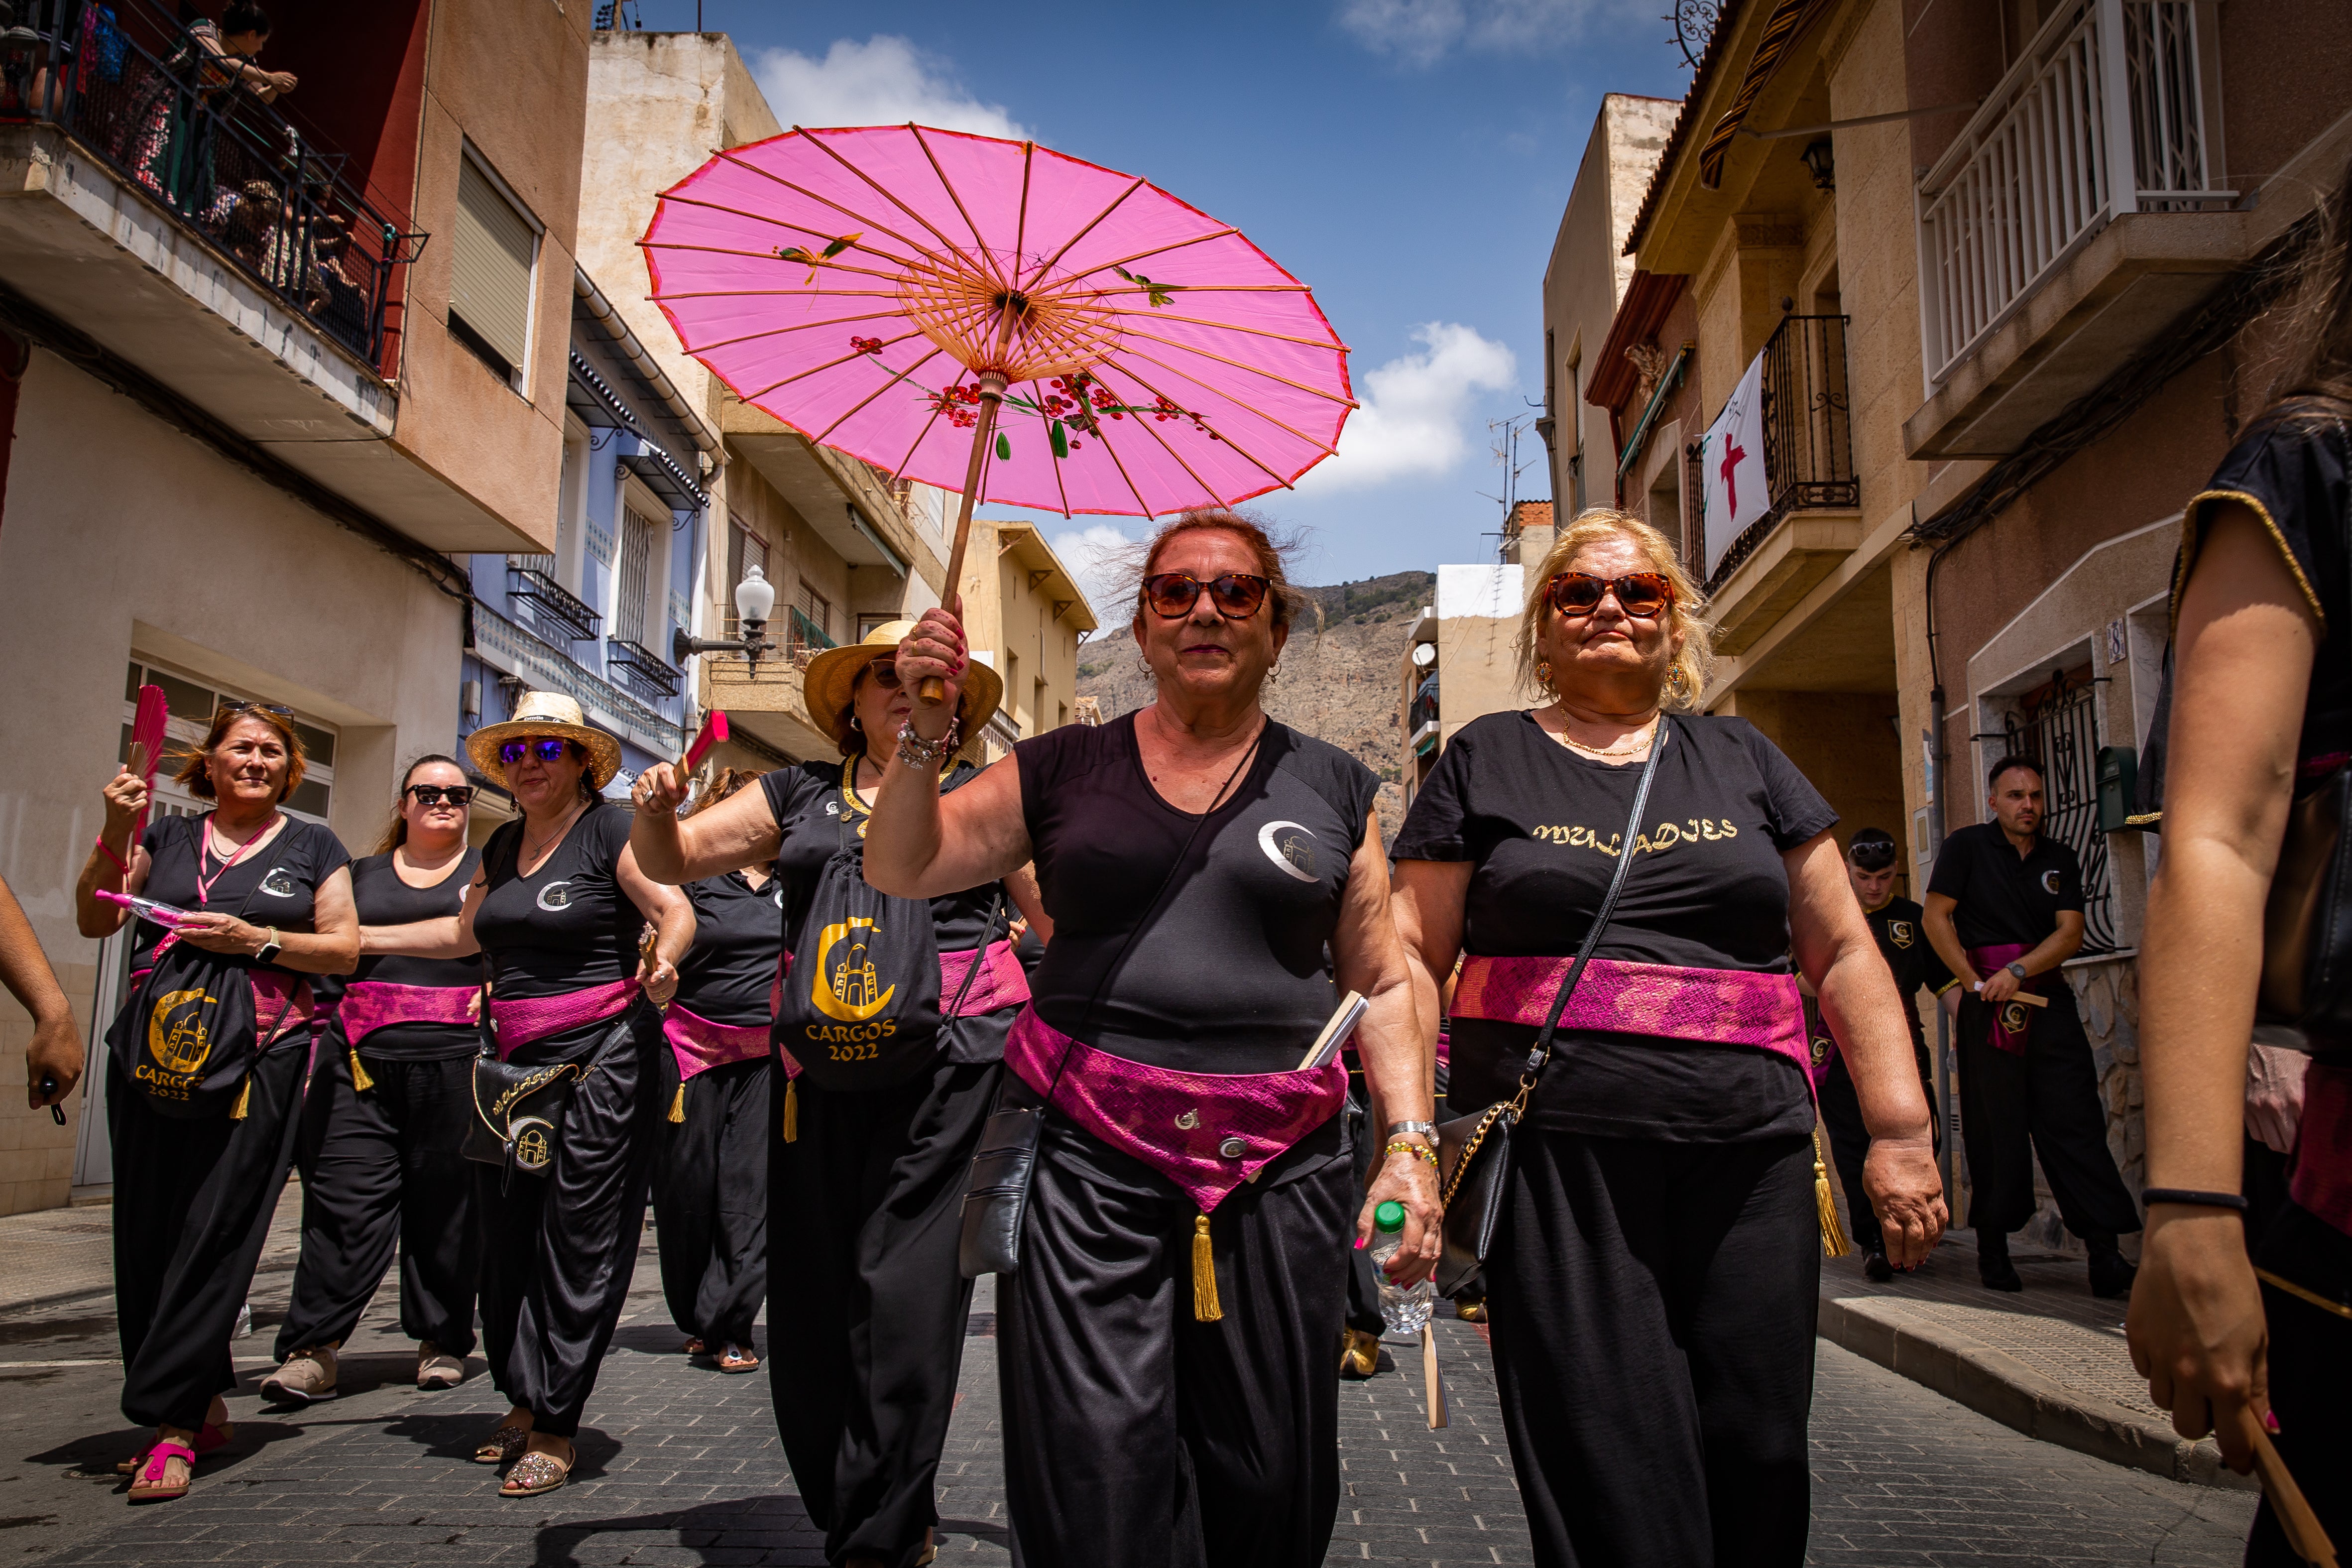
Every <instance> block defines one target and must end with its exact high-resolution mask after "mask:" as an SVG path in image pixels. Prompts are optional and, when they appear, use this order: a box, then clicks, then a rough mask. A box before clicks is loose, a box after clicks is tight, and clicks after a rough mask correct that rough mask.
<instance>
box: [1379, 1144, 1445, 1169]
mask: <svg viewBox="0 0 2352 1568" xmlns="http://www.w3.org/2000/svg"><path fill="white" fill-rule="evenodd" d="M1382 1153H1383V1154H1384V1155H1386V1154H1410V1155H1412V1157H1413V1158H1414V1159H1416V1160H1426V1161H1428V1162H1429V1163H1430V1165H1431V1167H1432V1168H1434V1167H1435V1166H1436V1164H1437V1151H1436V1150H1434V1149H1433V1148H1431V1147H1430V1146H1429V1145H1428V1144H1426V1143H1408V1142H1405V1141H1404V1140H1403V1139H1402V1138H1400V1139H1398V1140H1397V1141H1396V1142H1393V1143H1391V1144H1390V1145H1389V1146H1388V1147H1387V1148H1386V1149H1385V1150H1383V1151H1382Z"/></svg>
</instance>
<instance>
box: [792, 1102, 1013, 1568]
mask: <svg viewBox="0 0 2352 1568" xmlns="http://www.w3.org/2000/svg"><path fill="white" fill-rule="evenodd" d="M778 1071H779V1072H781V1071H782V1069H781V1068H779V1069H778ZM1002 1074H1003V1068H1002V1067H1001V1066H999V1065H998V1064H996V1063H993V1062H989V1063H984V1064H979V1065H970V1064H957V1063H952V1062H940V1063H938V1064H936V1065H935V1066H933V1067H932V1068H931V1069H930V1070H929V1072H927V1073H926V1074H924V1075H923V1076H922V1077H920V1078H919V1079H916V1080H915V1081H914V1082H912V1083H909V1084H905V1085H902V1086H901V1087H899V1088H898V1089H879V1090H876V1091H873V1092H870V1093H842V1092H838V1091H834V1092H828V1091H826V1090H824V1089H818V1088H815V1087H814V1085H812V1084H810V1082H809V1081H808V1080H807V1079H802V1080H801V1082H800V1087H799V1089H798V1090H797V1095H798V1099H799V1101H800V1110H799V1115H798V1121H799V1134H800V1135H799V1137H798V1138H797V1139H796V1140H795V1141H794V1142H791V1143H781V1142H780V1143H778V1144H776V1145H774V1146H773V1147H772V1148H771V1150H770V1151H769V1153H770V1161H771V1163H770V1166H769V1169H770V1172H771V1176H772V1184H771V1187H770V1193H771V1196H770V1198H769V1203H768V1249H769V1255H770V1256H771V1257H772V1258H774V1259H775V1260H776V1264H777V1268H776V1269H775V1271H774V1278H775V1279H776V1281H777V1284H778V1286H779V1289H777V1290H776V1291H775V1293H774V1295H773V1296H772V1299H771V1300H769V1302H768V1377H769V1386H770V1388H771V1389H772V1393H773V1396H774V1400H775V1406H776V1430H777V1432H778V1434H779V1435H780V1436H782V1439H783V1445H784V1458H785V1460H786V1462H788V1463H789V1464H790V1465H791V1466H792V1470H793V1481H794V1482H795V1483H796V1484H797V1485H798V1486H799V1488H800V1493H801V1500H802V1501H803V1503H804V1504H806V1505H807V1508H808V1511H809V1517H810V1518H811V1519H813V1520H814V1521H816V1522H817V1524H818V1525H820V1526H822V1527H823V1528H824V1532H825V1546H824V1554H825V1559H826V1561H828V1562H832V1563H838V1562H840V1561H842V1560H843V1559H844V1558H845V1557H853V1556H866V1557H875V1558H878V1559H880V1560H881V1561H882V1562H884V1563H889V1564H892V1565H893V1568H905V1565H906V1564H908V1563H913V1562H914V1560H915V1558H916V1557H917V1556H918V1555H919V1553H920V1552H921V1551H922V1547H923V1531H926V1530H928V1529H929V1528H930V1527H931V1526H932V1525H934V1524H937V1523H938V1522H939V1506H938V1499H939V1490H938V1488H937V1486H936V1484H935V1483H936V1481H937V1479H938V1476H939V1468H940V1448H941V1447H943V1446H944V1445H945V1444H946V1442H947V1436H948V1416H949V1415H950V1414H951V1413H952V1412H953V1411H954V1409H955V1389H956V1374H957V1373H958V1372H960V1371H961V1368H962V1365H963V1335H964V1322H965V1319H966V1318H967V1316H968V1315H969V1314H970V1312H971V1280H969V1279H965V1278H964V1277H963V1276H962V1275H961V1273H960V1272H958V1271H957V1268H956V1243H957V1239H958V1237H959V1236H960V1234H961V1215H962V1213H963V1189H964V1181H965V1177H966V1175H967V1174H968V1173H969V1171H970V1168H971V1152H972V1149H973V1148H974V1147H975V1146H976V1145H977V1144H978V1143H979V1142H980V1134H981V1130H982V1127H983V1126H985V1125H986V1123H987V1121H988V1112H989V1109H990V1107H991V1106H992V1104H993V1102H994V1101H995V1099H996V1086H997V1081H998V1079H999V1078H1000V1077H1001V1076H1002Z"/></svg>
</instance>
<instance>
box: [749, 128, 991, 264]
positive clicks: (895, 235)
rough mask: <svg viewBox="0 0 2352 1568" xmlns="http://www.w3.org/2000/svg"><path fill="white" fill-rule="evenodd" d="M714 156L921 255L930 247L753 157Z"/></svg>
mask: <svg viewBox="0 0 2352 1568" xmlns="http://www.w3.org/2000/svg"><path fill="white" fill-rule="evenodd" d="M801 134H802V135H803V136H807V135H808V132H805V131H803V132H801ZM810 140H811V142H815V139H814V137H811V138H810ZM816 144H817V145H819V146H822V145H823V143H821V142H818V143H816ZM824 150H825V151H826V152H828V153H829V152H831V151H832V149H831V148H829V147H828V148H825V149H824ZM712 156H713V157H719V158H724V159H726V160H727V161H728V162H729V163H732V164H734V165H735V166H736V167H737V168H739V169H748V170H750V171H751V173H752V174H757V175H759V176H760V178H761V179H763V180H769V181H772V182H773V183H774V184H779V185H782V186H783V187H784V189H786V190H788V191H790V192H792V193H793V195H797V196H806V197H807V198H808V199H809V200H811V201H813V202H815V203H818V204H819V205H824V206H828V207H831V208H832V209H833V210H834V211H835V212H837V213H839V214H840V215H841V216H844V217H845V218H847V219H849V221H850V222H852V223H862V224H864V225H865V226H866V227H867V228H870V229H877V230H879V231H880V232H882V233H884V234H887V235H888V236H889V237H891V238H892V239H895V240H897V241H898V243H899V244H901V245H903V246H905V247H907V248H908V249H909V250H911V251H914V252H915V253H916V254H917V255H921V254H923V252H924V251H925V250H926V249H927V248H928V247H925V246H922V245H919V244H917V243H916V242H915V240H914V239H912V238H911V237H908V236H907V235H903V234H900V233H899V232H898V230H897V229H895V228H892V227H890V226H888V225H887V224H881V223H877V222H876V221H875V220H874V219H873V218H872V217H871V216H868V215H867V214H865V213H861V212H853V211H851V210H850V209H849V208H847V207H845V206H843V205H841V204H840V203H839V202H837V201H835V200H834V199H833V198H832V197H831V196H822V195H817V193H816V192H814V191H812V190H810V189H809V188H808V187H807V186H805V185H796V184H793V182H792V181H790V180H787V179H786V178H784V177H783V176H782V174H777V173H776V172H775V171H774V170H772V169H762V168H761V167H760V165H759V164H757V163H752V162H751V160H749V159H747V158H738V157H737V156H736V155H735V154H734V153H730V152H728V151H726V150H725V149H724V148H719V149H717V150H715V151H714V152H713V153H712ZM850 172H851V173H852V174H856V170H854V169H853V170H852V171H850ZM858 177H859V178H860V179H865V176H864V175H862V174H860V175H859V176H858ZM866 184H869V185H870V184H874V182H873V181H871V180H866ZM883 194H884V195H888V194H889V193H888V192H887V191H886V192H884V193H883ZM899 210H900V211H902V212H904V211H905V210H906V209H905V207H904V206H903V205H901V206H900V208H899ZM907 216H908V217H911V218H913V219H914V220H915V221H916V222H917V223H922V222H923V217H922V215H921V214H920V213H912V212H910V213H908V214H907ZM924 226H925V227H926V228H929V227H930V226H929V224H924ZM931 233H932V236H933V237H935V238H936V239H938V240H939V242H940V244H941V245H946V244H947V242H948V241H947V236H945V235H943V234H940V232H939V231H938V230H937V229H932V230H931Z"/></svg>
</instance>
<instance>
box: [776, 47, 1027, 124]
mask: <svg viewBox="0 0 2352 1568" xmlns="http://www.w3.org/2000/svg"><path fill="white" fill-rule="evenodd" d="M753 69H754V72H755V74H756V75H757V76H758V77H759V79H760V90H761V91H762V92H764V93H766V94H767V95H768V107H769V108H771V109H772V110H775V111H776V118H777V119H778V120H781V121H783V122H784V123H785V124H786V125H810V126H816V125H904V124H906V123H907V122H908V121H913V122H914V123H916V124H918V125H936V126H938V127H940V129H941V130H945V131H970V132H976V133H977V134H979V135H982V136H1005V137H1013V138H1016V139H1017V138H1020V137H1024V136H1025V135H1027V134H1028V132H1025V131H1024V130H1023V129H1022V127H1021V125H1020V123H1019V122H1018V121H1015V120H1014V119H1013V117H1012V116H1011V115H1010V114H1008V113H1007V112H1005V109H1004V106H1003V104H1001V103H982V101H981V100H979V99H977V98H974V97H973V96H972V95H971V93H970V92H969V91H967V90H966V89H965V88H964V86H963V84H962V83H961V81H959V80H957V79H956V75H955V66H954V63H953V62H952V61H950V60H946V59H942V58H940V57H939V56H937V55H933V54H929V53H927V52H925V51H924V50H921V49H919V48H917V47H915V46H914V45H913V44H911V43H909V42H908V40H906V39H905V38H902V37H898V36H896V35H895V34H890V33H877V34H876V35H875V36H874V37H870V38H868V39H866V41H865V42H864V43H862V44H861V43H858V42H857V41H856V39H853V38H836V39H835V40H834V43H833V47H831V48H829V49H827V50H825V52H824V58H823V59H812V58H810V57H808V56H807V55H803V54H801V53H799V52H798V51H797V50H793V49H762V50H761V52H760V54H759V56H758V58H757V59H756V61H755V63H754V67H753Z"/></svg>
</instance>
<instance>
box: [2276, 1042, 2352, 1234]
mask: <svg viewBox="0 0 2352 1568" xmlns="http://www.w3.org/2000/svg"><path fill="white" fill-rule="evenodd" d="M2286 1193H2287V1196H2289V1197H2291V1198H2293V1199H2294V1201H2295V1202H2296V1203H2297V1204H2300V1205H2302V1206H2303V1207H2304V1208H2305V1209H2307V1210H2309V1211H2310V1212H2311V1213H2313V1214H2315V1215H2318V1216H2319V1217H2320V1218H2321V1219H2324V1220H2326V1222H2327V1223H2328V1224H2329V1225H2332V1226H2335V1227H2336V1229H2337V1230H2340V1231H2342V1232H2343V1233H2344V1234H2345V1235H2347V1236H2352V1066H2345V1065H2340V1064H2338V1063H2335V1062H2326V1061H2315V1062H2313V1063H2312V1064H2311V1068H2310V1070H2309V1071H2307V1072H2306V1073H2305V1075H2304V1080H2303V1122H2302V1128H2301V1131H2300V1132H2299V1133H2298V1135H2297V1136H2296V1138H2295V1141H2294V1171H2293V1173H2292V1174H2290V1175H2289V1176H2288V1177H2287V1185H2286Z"/></svg>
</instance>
